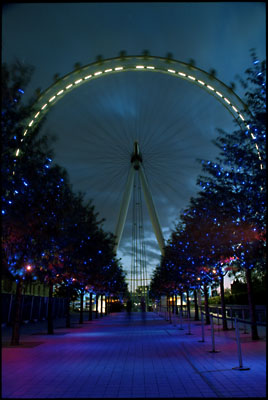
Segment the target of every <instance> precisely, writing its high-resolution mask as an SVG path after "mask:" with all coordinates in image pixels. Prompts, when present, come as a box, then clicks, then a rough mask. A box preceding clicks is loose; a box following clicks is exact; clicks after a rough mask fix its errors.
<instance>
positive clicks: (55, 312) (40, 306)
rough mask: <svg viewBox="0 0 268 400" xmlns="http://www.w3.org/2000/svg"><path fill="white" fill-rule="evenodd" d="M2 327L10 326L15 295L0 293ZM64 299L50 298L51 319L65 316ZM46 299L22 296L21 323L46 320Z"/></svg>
mask: <svg viewBox="0 0 268 400" xmlns="http://www.w3.org/2000/svg"><path fill="white" fill-rule="evenodd" d="M1 300H2V301H1V315H2V321H1V322H2V325H10V324H11V323H12V320H13V315H14V310H15V295H14V294H9V293H2V295H1ZM65 309H66V299H65V298H60V297H53V298H52V318H60V317H64V316H65ZM47 312H48V297H42V296H30V295H24V296H22V303H21V322H29V321H42V320H45V319H46V318H47Z"/></svg>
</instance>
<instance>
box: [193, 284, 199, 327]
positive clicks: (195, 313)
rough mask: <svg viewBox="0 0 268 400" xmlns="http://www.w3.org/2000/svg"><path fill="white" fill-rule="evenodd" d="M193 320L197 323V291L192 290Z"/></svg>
mask: <svg viewBox="0 0 268 400" xmlns="http://www.w3.org/2000/svg"><path fill="white" fill-rule="evenodd" d="M194 320H195V321H199V313H198V303H197V290H196V289H195V290H194Z"/></svg>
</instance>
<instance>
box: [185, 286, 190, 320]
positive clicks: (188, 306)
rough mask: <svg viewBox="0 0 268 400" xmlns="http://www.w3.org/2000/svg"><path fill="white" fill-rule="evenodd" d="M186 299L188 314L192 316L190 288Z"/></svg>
mask: <svg viewBox="0 0 268 400" xmlns="http://www.w3.org/2000/svg"><path fill="white" fill-rule="evenodd" d="M186 299H187V300H186V301H187V316H188V315H189V317H190V316H191V314H190V310H191V305H190V299H189V290H188V289H187V290H186Z"/></svg>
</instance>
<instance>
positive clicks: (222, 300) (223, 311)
mask: <svg viewBox="0 0 268 400" xmlns="http://www.w3.org/2000/svg"><path fill="white" fill-rule="evenodd" d="M220 291H221V315H222V330H223V331H227V330H228V326H227V319H226V308H225V298H224V276H223V274H220Z"/></svg>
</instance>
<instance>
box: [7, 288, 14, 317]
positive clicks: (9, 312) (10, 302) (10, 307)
mask: <svg viewBox="0 0 268 400" xmlns="http://www.w3.org/2000/svg"><path fill="white" fill-rule="evenodd" d="M12 302H13V294H11V295H10V301H9V308H8V317H7V323H8V324H9V323H10V319H11V318H10V316H11V310H12Z"/></svg>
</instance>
